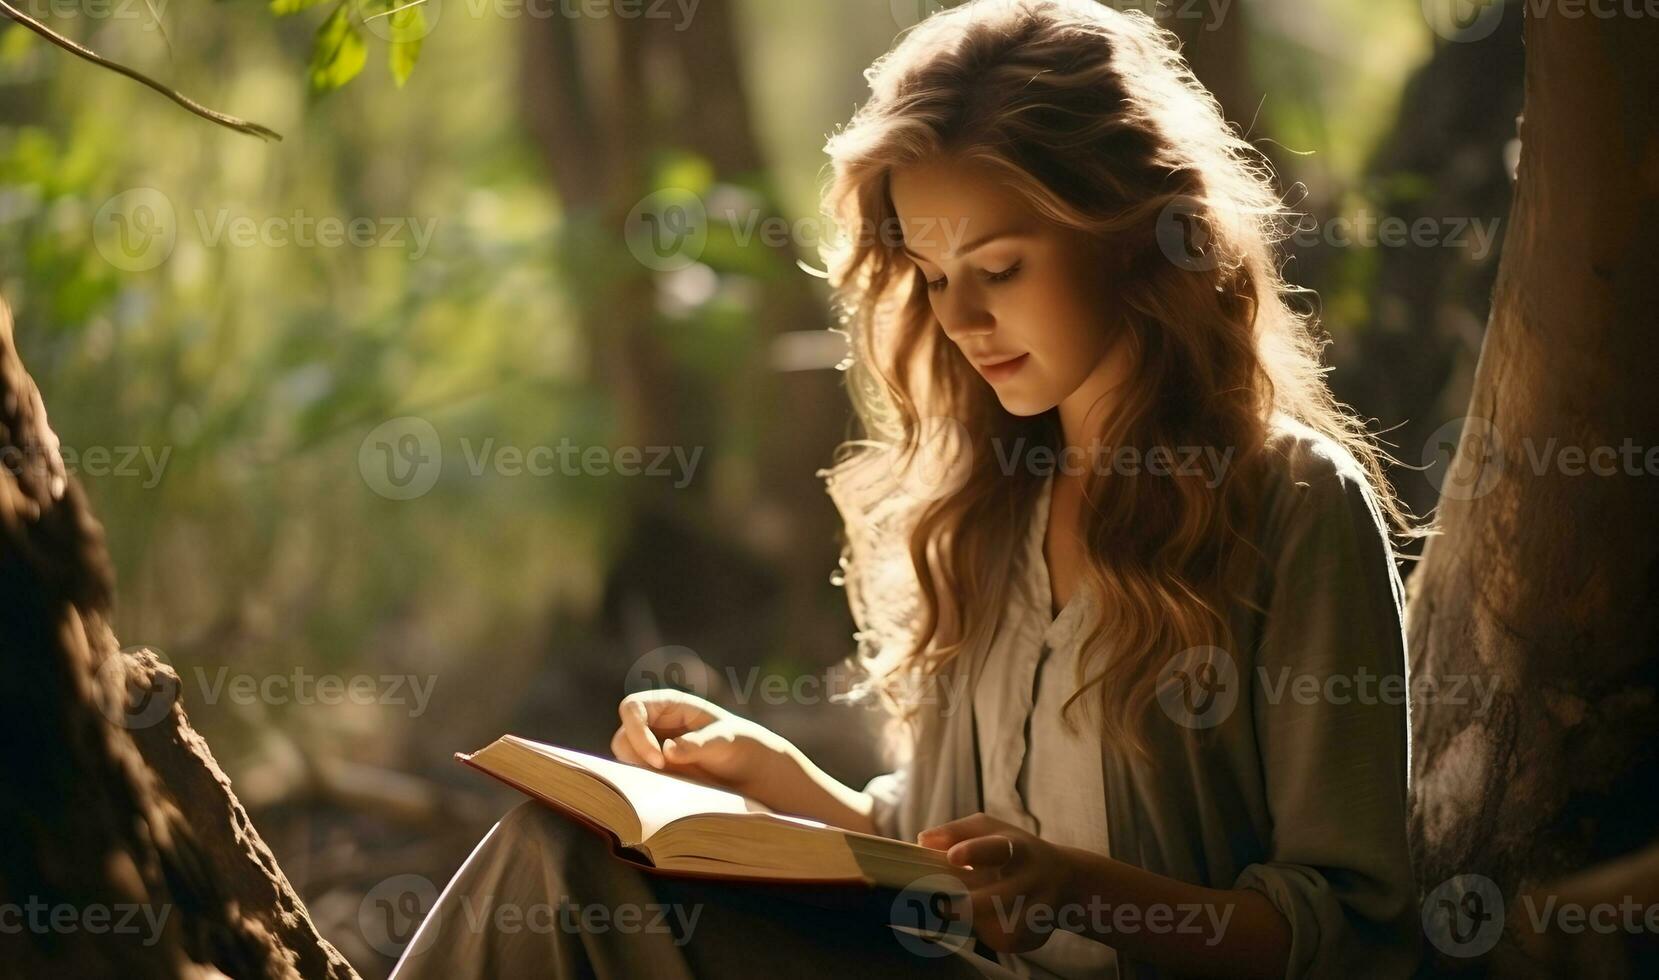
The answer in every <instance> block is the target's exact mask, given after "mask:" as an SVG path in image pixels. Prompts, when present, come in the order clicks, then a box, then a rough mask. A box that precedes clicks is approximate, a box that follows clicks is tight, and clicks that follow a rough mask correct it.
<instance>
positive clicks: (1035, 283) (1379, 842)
mask: <svg viewBox="0 0 1659 980" xmlns="http://www.w3.org/2000/svg"><path fill="white" fill-rule="evenodd" d="M867 78H868V80H869V82H870V85H871V89H872V94H871V98H870V99H869V100H868V101H867V102H866V103H865V105H864V106H862V107H861V108H860V109H859V111H858V112H857V114H856V115H855V117H854V118H853V120H852V121H851V123H850V124H849V125H848V126H846V127H845V128H844V129H842V130H841V131H840V132H838V133H836V134H835V135H834V136H833V138H832V139H831V140H830V142H829V145H828V147H827V149H828V152H829V154H830V156H831V158H832V161H833V164H834V180H833V183H832V185H831V186H830V187H829V189H828V192H827V196H826V210H827V212H828V213H829V214H831V215H833V216H834V217H835V218H836V220H837V222H838V225H839V227H840V228H841V229H842V230H843V231H844V232H846V233H847V235H846V237H845V240H843V241H842V242H840V243H839V244H838V245H837V246H836V247H834V248H832V249H830V250H829V251H828V254H827V256H826V257H827V259H828V261H829V266H830V277H831V282H832V284H833V285H834V286H835V287H836V289H837V291H838V298H839V299H840V301H841V304H842V311H843V313H844V319H843V322H844V324H845V325H846V327H847V333H848V335H849V337H850V338H851V341H852V348H853V359H852V364H851V368H850V372H851V373H850V382H851V384H850V388H851V390H852V392H853V396H854V400H855V403H856V405H857V407H858V410H859V413H860V416H861V418H862V419H863V421H864V423H865V427H866V430H867V432H868V435H869V438H868V439H866V440H864V441H862V442H860V443H858V444H856V445H852V446H849V447H847V448H848V450H849V451H848V452H847V453H846V454H845V455H844V457H843V458H842V459H841V460H840V461H839V462H838V463H837V465H836V466H835V467H833V468H832V469H831V470H829V471H827V475H828V477H829V489H830V492H831V494H832V496H833V497H834V498H835V500H836V502H837V504H838V506H839V507H840V509H841V512H842V515H843V517H844V518H845V520H846V524H847V550H846V554H845V556H844V561H843V565H844V566H845V570H846V585H847V588H848V593H849V598H850V600H851V602H852V605H853V609H854V612H855V617H856V619H857V621H858V624H859V627H860V632H859V634H858V637H859V643H860V651H859V657H858V662H859V663H860V664H861V665H862V667H863V668H864V673H863V675H862V676H863V682H862V684H861V687H860V690H861V692H863V693H866V694H868V695H871V696H873V697H874V698H876V699H879V701H880V702H881V703H882V704H883V705H884V706H885V707H886V708H887V709H888V711H889V717H890V718H891V719H892V724H891V725H889V726H888V729H887V735H888V746H889V748H890V749H891V756H890V758H891V761H892V762H893V771H892V772H890V773H887V774H885V775H882V776H879V777H877V778H876V779H874V780H872V781H871V782H870V783H869V784H868V785H866V786H865V787H864V788H863V789H862V790H857V789H853V788H851V787H848V786H845V785H842V784H841V783H839V782H837V781H836V780H835V779H833V778H831V777H830V776H828V775H827V774H825V773H824V772H823V771H822V770H820V769H819V768H818V767H816V766H815V765H813V763H812V762H811V761H810V760H809V759H807V758H806V757H805V756H804V755H803V754H802V753H801V752H800V751H799V750H798V749H796V748H795V747H794V746H792V745H791V744H789V743H788V742H787V741H785V740H784V739H782V738H781V737H779V736H778V735H776V734H775V733H772V732H770V731H767V730H766V729H764V728H762V727H760V726H759V725H757V724H755V723H753V722H751V721H748V720H746V719H743V718H740V717H738V716H736V715H734V714H731V713H729V712H727V711H724V710H723V709H721V708H719V707H717V706H715V705H712V704H710V703H708V702H706V701H703V700H701V699H698V698H695V697H692V696H690V695H685V694H680V693H677V692H672V691H667V692H648V693H644V694H639V695H633V696H630V697H629V698H627V699H626V700H624V701H623V703H622V705H621V708H620V714H621V725H620V727H619V728H618V730H617V733H616V736H615V738H614V739H613V742H612V747H613V750H614V752H615V754H616V756H617V757H618V758H619V759H622V760H624V761H628V762H631V763H635V764H638V765H645V766H652V767H656V768H660V769H664V770H666V771H670V772H676V773H683V774H690V775H693V776H695V777H697V778H701V779H705V780H707V781H710V782H714V783H718V784H721V785H724V786H728V787H732V788H735V789H738V790H740V791H741V792H743V793H745V794H747V795H749V796H751V797H754V798H756V799H758V800H760V801H761V802H764V803H766V804H768V805H770V806H772V807H773V808H774V809H777V810H780V811H783V812H790V813H795V814H800V815H803V816H807V817H811V818H814V819H818V820H821V821H824V822H826V823H829V824H833V825H837V826H841V827H845V828H849V829H854V830H859V831H864V832H870V833H877V834H882V835H885V836H890V837H895V838H899V839H904V840H915V841H919V842H920V843H922V844H924V845H927V846H930V847H935V848H939V849H941V850H943V851H944V852H945V854H946V857H947V859H948V860H949V861H950V862H951V863H953V864H954V865H956V866H958V867H959V868H960V870H961V874H960V880H961V881H962V883H963V885H964V886H965V887H966V888H968V889H969V902H968V904H967V906H966V908H965V909H964V910H963V914H964V915H965V916H967V921H968V922H971V925H972V937H971V938H972V942H969V943H965V944H962V945H961V946H960V948H958V949H956V950H955V951H954V952H951V953H950V954H949V955H925V954H924V953H920V952H917V951H916V948H915V947H914V946H910V945H906V944H904V943H901V942H899V941H896V939H895V936H896V935H897V934H895V933H893V932H892V931H891V930H890V929H888V928H887V927H886V926H885V925H884V924H883V923H879V922H862V921H841V920H837V919H836V918H835V917H833V916H827V915H826V914H824V913H816V914H815V913H814V911H813V910H811V909H808V908H805V907H802V908H796V907H794V906H788V905H785V904H783V903H771V904H767V903H764V902H757V901H753V900H751V899H749V898H746V897H745V891H744V889H742V888H741V887H740V886H717V885H702V884H687V883H685V882H664V881H661V880H657V879H648V878H647V877H646V876H643V875H640V874H638V873H636V872H633V871H631V870H630V869H627V868H625V867H622V866H619V865H617V864H616V863H615V862H612V861H610V860H609V859H608V858H607V857H606V855H605V854H604V853H603V846H602V844H600V843H599V842H598V841H597V838H595V837H593V836H592V835H589V834H588V833H587V832H586V831H583V830H580V829H579V828H575V827H573V825H572V824H571V822H570V821H567V820H565V819H563V818H561V817H559V816H557V815H555V814H553V813H551V812H549V811H546V810H544V809H541V808H538V807H535V806H531V805H526V806H524V807H521V808H519V809H518V810H517V811H515V812H514V813H513V814H512V815H510V816H509V817H508V818H507V819H506V820H504V821H503V822H502V824H500V825H499V826H497V827H496V828H495V830H493V831H492V832H491V834H490V836H489V837H488V838H486V840H485V841H484V842H483V843H482V844H481V845H480V847H479V849H478V851H477V852H476V853H475V854H474V855H473V857H472V858H471V859H470V860H469V861H468V863H467V865H466V866H465V867H464V868H463V869H462V870H461V872H460V873H459V874H458V875H457V876H456V879H455V881H453V882H452V883H451V884H450V886H449V888H448V889H447V890H446V892H445V894H444V895H443V897H442V898H441V899H440V901H439V903H438V906H437V907H436V908H435V910H434V911H433V912H432V914H431V915H429V916H428V918H427V921H426V923H425V925H424V926H423V927H422V930H421V931H420V933H419V934H417V936H416V937H415V939H414V941H413V944H412V946H411V948H410V951H409V952H408V954H406V956H405V959H404V962H403V963H402V964H401V965H400V969H399V972H398V974H397V976H399V977H403V978H411V977H415V976H445V977H471V976H516V975H520V974H521V973H522V974H523V975H530V974H532V973H533V974H537V975H543V976H545V975H557V976H570V975H593V974H594V973H597V974H598V975H601V976H632V975H636V974H637V975H652V976H660V975H671V976H693V975H696V976H749V975H753V976H761V975H767V976H770V975H772V974H774V973H778V972H783V971H788V972H789V973H790V974H791V975H793V976H796V977H807V976H814V977H815V976H826V977H827V976H831V975H836V976H839V975H842V974H844V973H846V972H847V971H848V970H857V971H860V972H861V973H863V974H866V975H894V976H907V975H916V974H922V975H931V976H980V975H986V976H1038V977H1109V976H1119V977H1129V976H1153V975H1172V974H1181V975H1194V974H1196V975H1217V976H1262V977H1348V976H1406V975H1409V974H1410V973H1411V972H1412V971H1413V969H1414V968H1415V966H1416V964H1417V960H1418V939H1419V928H1420V927H1419V924H1418V913H1417V906H1416V890H1415V885H1414V883H1413V878H1412V873H1411V864H1410V856H1409V853H1408V851H1407V845H1406V825H1405V800H1406V778H1407V772H1408V768H1409V767H1408V759H1407V732H1408V719H1407V710H1406V706H1405V700H1404V697H1403V693H1404V690H1405V680H1406V678H1405V670H1406V659H1405V648H1404V645H1405V639H1404V635H1403V631H1402V622H1401V620H1402V613H1401V588H1400V582H1399V578H1398V574H1397V572H1396V570H1395V566H1394V557H1393V552H1392V549H1391V546H1390V539H1389V532H1390V525H1391V524H1393V525H1397V526H1398V527H1399V528H1401V529H1402V530H1403V529H1405V528H1406V527H1407V525H1408V519H1409V518H1408V515H1406V514H1404V513H1403V512H1402V510H1401V509H1400V507H1399V506H1398V505H1397V504H1396V502H1395V501H1394V498H1393V496H1392V494H1391V491H1390V490H1389V487H1388V484H1387V481H1386V479H1385V478H1384V476H1383V474H1382V471H1381V462H1382V460H1383V457H1382V454H1381V453H1380V452H1379V451H1378V450H1377V449H1376V448H1375V447H1374V445H1373V443H1372V441H1371V440H1370V438H1369V437H1368V436H1367V434H1366V432H1365V429H1364V428H1363V426H1362V425H1361V424H1360V423H1359V422H1358V421H1356V420H1355V419H1353V418H1351V417H1349V416H1348V415H1346V414H1345V413H1344V412H1343V411H1342V410H1341V409H1340V408H1339V406H1338V405H1337V404H1336V402H1335V401H1334V400H1333V399H1332V397H1331V395H1330V393H1329V391H1328V390H1327V389H1326V388H1325V386H1324V383H1323V380H1322V371H1321V368H1320V364H1319V353H1320V341H1319V339H1318V336H1317V333H1316V328H1315V326H1314V325H1313V324H1312V323H1311V322H1310V321H1309V320H1308V319H1307V318H1306V317H1304V316H1302V315H1300V314H1298V313H1297V312H1295V311H1294V310H1293V308H1292V307H1291V305H1290V304H1289V303H1287V301H1286V296H1287V294H1288V292H1289V287H1288V286H1287V285H1286V283H1285V282H1284V281H1283V280H1282V279H1281V278H1280V276H1279V273H1278V264H1277V258H1276V255H1275V250H1274V243H1275V241H1276V240H1277V236H1276V232H1277V231H1279V230H1281V229H1282V228H1283V227H1284V219H1285V214H1284V210H1283V208H1282V205H1281V204H1280V202H1279V199H1278V197H1277V195H1276V194H1275V192H1274V190H1273V187H1272V185H1271V182H1270V178H1269V176H1268V173H1267V171H1266V168H1265V167H1264V166H1263V165H1262V164H1261V163H1260V162H1259V158H1258V157H1257V156H1256V155H1254V154H1253V153H1252V152H1251V150H1250V148H1249V146H1248V144H1246V143H1244V142H1243V141H1242V140H1241V139H1239V138H1238V137H1237V136H1236V135H1235V134H1234V133H1233V132H1232V131H1231V130H1230V129H1229V128H1228V127H1227V125H1226V124H1225V123H1224V121H1223V119H1222V116H1221V114H1220V112H1219V110H1218V108H1217V106H1216V104H1215V102H1214V100H1213V99H1212V98H1210V96H1209V95H1208V94H1207V93H1206V92H1205V91H1204V90H1203V88H1202V87H1201V86H1200V85H1199V84H1198V83H1197V82H1196V81H1195V80H1194V79H1193V77H1192V75H1191V74H1190V72H1189V71H1188V70H1187V68H1186V66H1185V65H1184V63H1183V62H1182V60H1181V58H1180V56H1179V55H1178V53H1177V51H1176V49H1175V47H1174V46H1173V44H1172V42H1171V38H1170V36H1169V35H1168V34H1167V33H1166V32H1164V31H1161V30H1160V29H1159V28H1157V27H1156V25H1155V24H1154V23H1153V22H1152V21H1151V20H1150V19H1149V18H1148V17H1146V16H1144V15H1141V14H1139V13H1135V12H1127V13H1122V12H1117V11H1114V10H1112V9H1111V8H1109V7H1107V6H1104V5H1101V4H1097V3H1095V2H1093V0H974V2H971V3H967V4H964V5H962V6H960V7H957V8H954V9H951V10H948V11H945V12H943V13H940V14H937V15H935V16H933V17H931V18H929V19H928V20H926V21H924V22H923V23H922V24H920V25H919V26H918V27H916V28H915V29H914V30H912V31H911V32H909V33H908V34H907V35H906V36H905V37H904V38H903V39H902V41H901V42H900V43H899V44H898V45H897V47H896V48H895V49H894V50H893V51H891V52H890V53H889V54H887V55H885V56H884V57H883V58H881V59H880V60H879V61H878V62H877V63H876V64H875V65H874V66H873V67H872V68H871V69H870V70H869V72H867ZM481 896H493V900H494V901H495V902H497V903H499V902H502V901H509V900H510V901H513V902H518V903H527V902H535V901H543V902H545V901H551V900H555V898H562V897H568V898H569V900H571V901H576V902H581V901H586V902H598V903H603V904H604V905H606V906H608V907H613V908H614V907H617V906H618V905H620V904H624V903H639V904H653V903H663V902H670V901H671V902H672V903H681V904H679V905H677V907H679V908H680V909H681V911H682V912H684V911H686V910H688V909H691V908H696V909H699V910H701V913H702V916H703V918H702V920H701V921H700V922H699V924H698V925H696V926H695V928H691V929H689V935H688V936H687V935H680V934H675V935H664V934H657V935H650V934H644V933H641V932H633V933H628V934H623V933H621V932H620V931H618V930H611V931H608V932H598V931H587V932H582V933H580V934H572V933H570V932H566V931H554V932H552V933H550V934H544V935H529V934H526V933H524V932H522V931H520V932H512V933H509V932H506V931H504V930H501V929H498V928H494V927H492V926H490V925H489V924H488V923H487V922H486V923H484V924H483V925H480V924H479V920H478V919H477V917H476V916H474V917H473V918H472V920H471V922H470V924H469V921H468V917H467V916H466V915H465V914H464V909H463V906H471V905H473V904H475V903H476V902H477V900H479V899H480V897H481ZM928 952H937V951H936V950H929V951H928Z"/></svg>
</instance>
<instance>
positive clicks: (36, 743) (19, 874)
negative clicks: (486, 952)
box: [0, 303, 356, 980]
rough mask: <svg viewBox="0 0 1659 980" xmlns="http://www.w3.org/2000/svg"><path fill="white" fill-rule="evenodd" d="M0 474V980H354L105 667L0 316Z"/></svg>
mask: <svg viewBox="0 0 1659 980" xmlns="http://www.w3.org/2000/svg"><path fill="white" fill-rule="evenodd" d="M0 463H3V464H4V465H0V644H3V645H0V656H3V657H4V669H5V671H6V680H7V685H6V688H7V702H8V703H7V705H6V708H5V710H4V711H0V745H4V746H5V747H6V749H7V751H8V753H9V755H8V757H7V760H6V763H5V765H3V766H0V838H3V841H4V843H3V844H0V905H4V906H15V907H16V909H17V911H18V912H19V913H20V915H21V916H22V918H21V920H20V923H21V929H20V930H14V929H12V928H7V929H4V930H0V964H4V968H3V969H4V971H5V972H6V973H7V974H8V975H20V976H65V977H106V976H107V977H140V978H148V977H216V976H222V975H228V976H232V977H237V978H244V977H254V978H278V977H300V976H303V977H307V978H310V977H328V978H336V980H338V978H348V977H355V976H356V973H354V972H353V971H352V969H351V967H350V965H348V964H347V963H346V961H345V959H344V958H342V957H341V956H340V954H339V953H338V952H336V951H335V949H334V947H332V946H330V945H329V944H328V943H327V942H326V941H324V940H323V938H322V937H321V936H320V935H318V934H317V931H316V929H315V928H314V927H313V926H312V923H311V919H310V917H309V916H308V915H307V913H306V910H305V906H304V905H303V904H302V903H301V902H300V900H299V897H298V896H297V895H296V894H295V893H294V890H293V888H292V887H290V886H289V884H288V880H287V878H286V877H284V876H283V873H282V870H281V869H280V868H278V867H277V864H276V860H275V859H274V858H273V857H272V856H271V852H270V850H269V849H268V848H267V847H266V846H265V843H264V841H262V840H261V839H260V837H259V833H258V832H257V831H256V830H254V828H253V825H252V823H251V822H249V820H248V814H247V811H246V810H244V809H243V808H242V805H241V803H239V802H238V801H237V799H236V794H235V793H233V792H232V791H231V788H230V781H229V780H228V779H227V778H226V777H225V774H224V772H223V771H221V770H220V769H219V766H218V764H217V763H216V762H215V761H214V759H213V754H212V753H211V752H209V751H208V748H207V744H206V743H205V742H203V741H202V739H201V737H200V736H199V735H197V734H196V732H195V730H194V729H192V728H191V726H190V722H189V720H188V719H187V718H186V717H185V714H184V707H183V705H182V704H180V703H179V700H178V693H179V679H178V675H176V674H174V673H173V672H172V670H171V668H169V667H167V666H166V665H165V664H163V663H161V662H160V661H159V660H158V659H157V658H156V657H155V656H154V655H153V654H151V653H149V652H147V651H140V652H138V653H136V654H128V653H125V652H123V651H121V650H119V649H118V648H117V645H116V640H115V636H114V634H113V633H112V632H111V631H110V627H109V611H110V607H111V603H112V600H113V575H112V572H111V568H110V562H109V556H108V554H107V552H106V551H105V547H104V538H103V529H102V528H101V527H99V525H98V522H97V521H96V520H95V519H94V518H93V517H92V515H91V513H90V511H89V510H88V508H87V504H86V498H85V497H84V496H83V495H82V492H81V488H80V486H79V484H77V483H76V482H75V481H74V480H73V479H70V478H68V477H67V475H66V474H65V471H64V464H63V460H62V458H61V456H60V455H59V452H58V440H57V437H56V436H55V435H54V434H53V433H52V431H51V429H50V428H49V427H48V425H47V420H46V410H45V406H44V405H43V404H42V402H41V399H40V393H39V392H38V391H37V390H36V388H35V385H34V382H33V381H32V380H31V379H30V378H29V375H28V374H27V372H26V371H25V370H24V368H23V363H22V361H21V360H20V359H19V358H18V355H17V351H16V349H15V347H14V346H13V341H12V324H11V315H10V313H9V311H8V310H7V309H6V307H5V305H4V303H0ZM12 924H13V923H8V925H12ZM13 971H15V973H14V972H13Z"/></svg>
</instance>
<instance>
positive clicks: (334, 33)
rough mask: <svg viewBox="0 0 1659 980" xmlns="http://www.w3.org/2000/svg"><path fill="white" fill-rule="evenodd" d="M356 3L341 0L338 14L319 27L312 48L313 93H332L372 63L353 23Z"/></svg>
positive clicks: (311, 75)
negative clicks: (367, 64)
mask: <svg viewBox="0 0 1659 980" xmlns="http://www.w3.org/2000/svg"><path fill="white" fill-rule="evenodd" d="M351 3H352V0H341V3H340V5H339V6H338V7H335V8H334V13H332V14H330V15H329V18H328V19H327V20H325V21H323V25H322V26H321V27H319V28H317V40H316V41H315V42H314V43H313V44H312V46H311V68H310V78H311V90H312V91H313V92H328V91H331V90H333V89H337V88H339V87H340V86H342V85H344V84H346V83H347V82H349V81H351V80H352V79H353V78H356V77H357V73H358V72H360V71H362V70H363V63H364V62H365V61H367V60H368V56H369V52H368V48H367V47H365V46H364V44H363V35H361V34H359V33H357V25H355V24H353V23H352V22H351V9H350V8H351Z"/></svg>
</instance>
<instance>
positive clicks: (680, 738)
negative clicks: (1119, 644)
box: [611, 689, 798, 808]
mask: <svg viewBox="0 0 1659 980" xmlns="http://www.w3.org/2000/svg"><path fill="white" fill-rule="evenodd" d="M617 713H618V714H619V715H621V717H622V725H621V727H619V728H618V729H617V730H616V734H615V735H612V736H611V754H612V755H614V756H616V758H617V760H618V761H621V762H626V763H629V764H631V765H636V766H644V767H646V768H648V769H657V770H660V771H662V772H666V773H669V774H670V775H675V776H684V777H686V778H687V779H692V780H695V781H697V782H701V783H709V784H712V785H715V786H721V787H724V788H726V789H729V790H732V791H733V792H736V793H741V794H743V795H744V796H747V797H749V798H750V799H754V800H758V801H760V802H761V803H765V804H766V805H767V806H773V804H772V803H771V802H770V800H771V799H772V798H774V797H775V795H776V793H775V791H776V790H777V789H778V787H779V784H780V783H781V782H782V781H783V780H784V779H786V778H787V777H788V775H789V773H790V767H791V766H792V765H794V760H795V758H796V757H797V753H796V750H795V747H794V746H793V745H791V744H790V742H789V740H788V739H785V738H784V737H783V736H781V735H779V734H777V733H776V732H774V731H772V730H771V729H769V728H766V727H765V726H763V725H760V724H758V723H756V722H753V721H750V720H748V719H747V718H743V717H741V716H739V715H736V714H733V713H732V712H730V711H727V710H726V709H725V708H722V707H720V706H719V705H717V704H715V703H713V702H711V701H707V700H705V699H703V698H700V697H698V696H697V695H695V694H687V693H686V692H684V691H677V690H673V689H663V690H651V691H640V692H637V693H635V694H630V695H628V696H627V697H625V698H623V699H622V703H621V704H620V705H619V706H618V707H617ZM795 768H797V769H798V766H796V767H795ZM774 808H775V807H774Z"/></svg>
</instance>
